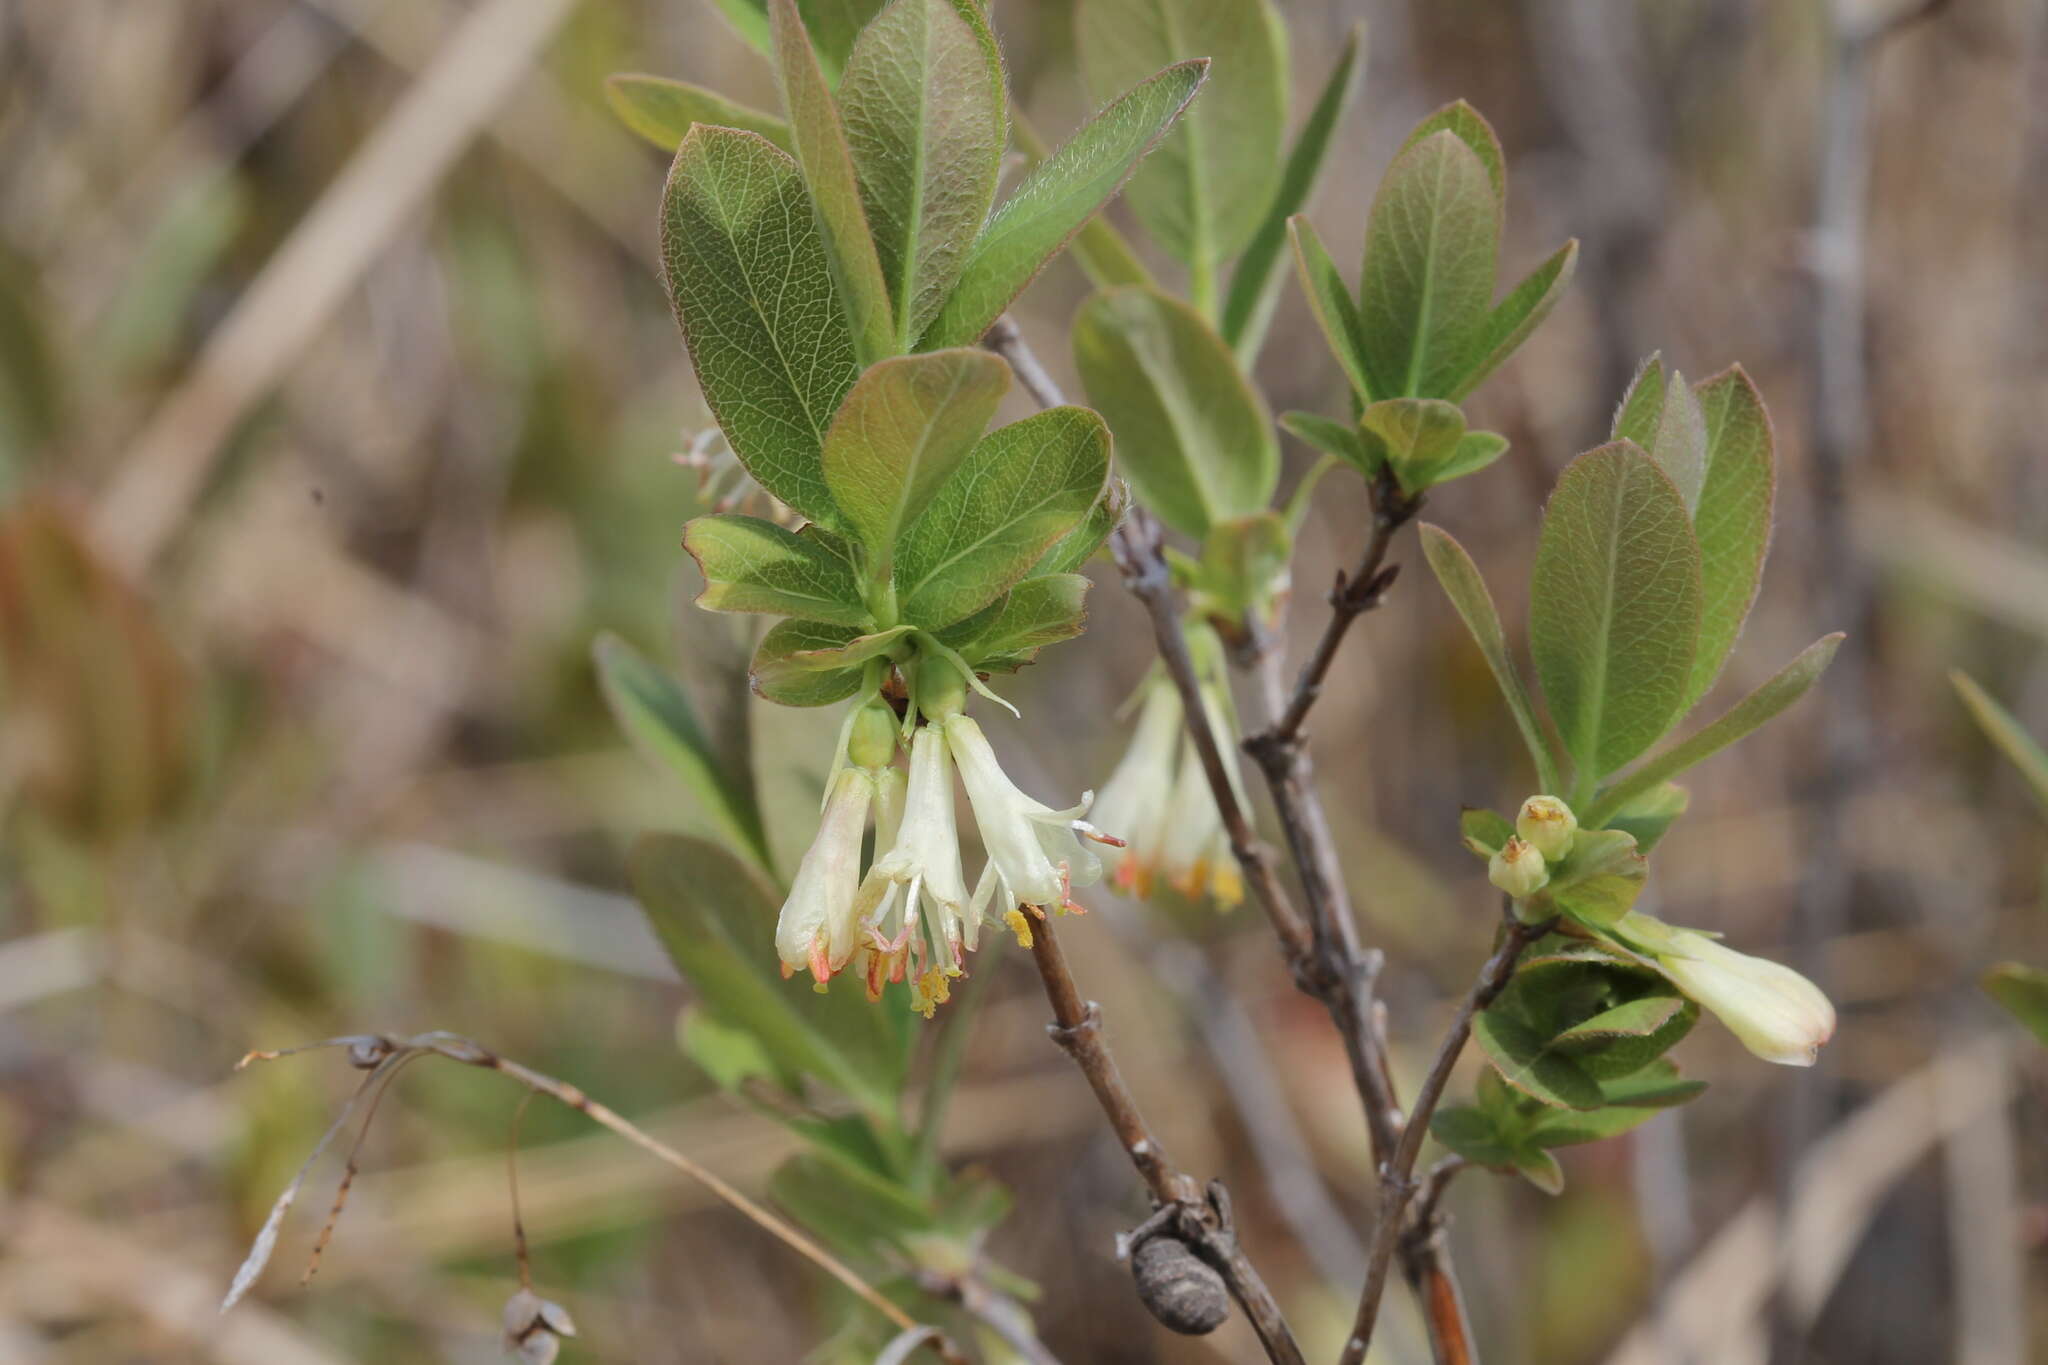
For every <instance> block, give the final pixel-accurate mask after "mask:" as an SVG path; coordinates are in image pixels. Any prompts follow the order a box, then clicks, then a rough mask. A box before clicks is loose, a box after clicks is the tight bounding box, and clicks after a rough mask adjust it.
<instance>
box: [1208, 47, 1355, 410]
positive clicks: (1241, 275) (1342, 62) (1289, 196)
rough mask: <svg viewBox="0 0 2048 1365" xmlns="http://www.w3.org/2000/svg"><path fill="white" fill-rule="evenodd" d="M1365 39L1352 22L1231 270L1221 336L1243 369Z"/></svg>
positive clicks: (1261, 330) (1260, 334)
mask: <svg viewBox="0 0 2048 1365" xmlns="http://www.w3.org/2000/svg"><path fill="white" fill-rule="evenodd" d="M1364 43H1365V25H1364V24H1362V23H1359V24H1353V25H1352V26H1351V32H1350V34H1349V36H1347V37H1346V38H1345V40H1344V47H1343V49H1342V50H1341V51H1340V52H1338V54H1337V64H1336V66H1335V67H1333V68H1332V69H1331V71H1330V78H1329V79H1328V80H1327V81H1325V82H1324V83H1323V89H1322V93H1321V94H1320V95H1318V96H1316V103H1315V107H1314V108H1313V109H1311V110H1310V111H1309V116H1308V121H1307V122H1306V123H1304V124H1302V126H1301V131H1300V132H1299V133H1297V134H1295V138H1294V148H1293V150H1292V151H1290V152H1289V153H1288V154H1287V167H1286V169H1285V170H1283V171H1282V172H1281V174H1280V187H1279V189H1278V190H1277V191H1275V192H1274V195H1273V202H1272V203H1271V204H1270V205H1269V206H1268V207H1267V209H1266V217H1265V220H1264V221H1263V222H1261V223H1260V224H1259V230H1258V233H1257V235H1256V236H1254V237H1253V238H1252V240H1251V245H1250V246H1247V247H1246V248H1245V249H1244V255H1242V256H1241V257H1239V258H1238V262H1237V268H1236V269H1235V270H1233V271H1232V272H1231V275H1230V292H1229V294H1228V295H1226V296H1225V298H1224V302H1223V339H1224V340H1225V341H1227V342H1229V343H1230V346H1231V349H1232V350H1234V351H1235V352H1236V353H1237V360H1238V363H1239V364H1240V365H1242V366H1244V368H1245V369H1247V370H1249V369H1251V367H1252V362H1253V361H1255V360H1257V359H1258V355H1259V348H1260V346H1261V345H1262V344H1263V343H1264V341H1265V338H1266V326H1267V324H1268V323H1269V322H1270V321H1271V320H1272V316H1273V305H1274V303H1275V301H1276V300H1277V299H1278V298H1279V293H1280V291H1279V283H1280V277H1279V269H1278V267H1279V265H1280V256H1281V253H1282V252H1284V251H1285V250H1286V249H1287V220H1288V219H1290V218H1292V217H1293V216H1294V215H1295V214H1297V213H1300V212H1301V211H1302V210H1303V209H1304V208H1306V207H1308V200H1309V195H1310V194H1311V193H1312V192H1313V191H1314V189H1315V185H1316V180H1317V178H1318V177H1319V176H1320V175H1321V174H1322V170H1323V161H1324V158H1325V157H1327V156H1328V155H1329V151H1330V145H1331V142H1332V139H1333V138H1334V136H1335V134H1336V131H1337V125H1338V123H1339V122H1341V121H1342V120H1343V118H1344V114H1345V112H1346V111H1347V110H1348V109H1350V107H1351V104H1352V100H1353V97H1354V96H1355V95H1357V93H1358V84H1359V83H1358V80H1357V74H1358V69H1359V68H1358V55H1359V52H1360V50H1361V49H1362V48H1363V46H1364Z"/></svg>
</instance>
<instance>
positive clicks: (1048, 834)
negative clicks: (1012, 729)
mask: <svg viewBox="0 0 2048 1365" xmlns="http://www.w3.org/2000/svg"><path fill="white" fill-rule="evenodd" d="M939 724H940V725H941V727H942V728H943V729H944V731H945V736H946V745H947V747H948V748H949V749H951V750H952V754H953V761H954V763H956V764H958V765H959V768H960V780H961V783H962V785H964V786H965V787H966V788H967V800H968V803H969V804H970V805H972V806H973V808H974V823H975V824H976V826H977V827H979V829H980V830H981V842H982V846H983V847H984V848H985V849H987V851H988V865H987V866H986V867H985V868H984V869H983V870H982V874H981V881H980V882H979V884H977V885H976V887H975V889H974V900H973V904H972V906H971V907H970V911H971V913H972V914H974V915H980V914H981V913H983V912H984V911H985V910H986V909H987V908H989V907H990V905H991V904H992V903H993V904H994V908H995V910H996V913H997V914H998V915H1000V916H1002V917H1004V918H1007V917H1008V915H1009V912H1010V911H1012V910H1014V909H1016V908H1018V907H1020V906H1027V905H1028V906H1033V907H1035V908H1037V909H1038V910H1040V911H1041V912H1042V911H1045V910H1057V909H1061V908H1063V907H1069V906H1071V905H1072V890H1073V888H1074V887H1076V886H1088V885H1090V884H1092V883H1094V882H1096V881H1098V880H1099V879H1100V878H1101V876H1102V861H1101V859H1099V858H1097V857H1096V856H1095V853H1094V851H1093V850H1092V849H1090V848H1089V847H1088V845H1087V844H1086V843H1084V842H1083V840H1084V838H1086V839H1089V840H1093V841H1095V842H1111V841H1110V840H1109V838H1108V836H1105V835H1103V834H1102V833H1101V832H1100V831H1099V830H1097V829H1096V828H1095V827H1094V826H1093V825H1091V824H1089V823H1088V822H1087V821H1086V820H1083V819H1082V818H1081V817H1082V816H1083V815H1085V814H1086V813H1087V811H1088V798H1087V797H1085V796H1084V797H1083V798H1082V799H1081V804H1079V805H1077V806H1073V807H1071V808H1069V809H1067V810H1054V809H1053V808H1052V807H1050V806H1048V805H1046V804H1045V803H1044V802H1042V801H1037V800H1034V799H1033V798H1031V797H1029V796H1026V795H1025V794H1024V793H1023V792H1022V791H1020V790H1018V788H1017V786H1016V784H1015V783H1013V782H1011V781H1010V778H1009V775H1008V774H1007V773H1005V772H1004V771H1003V769H1002V765H1001V764H1000V763H998V762H997V761H996V755H995V750H993V749H991V748H990V747H989V743H988V739H987V737H986V736H984V735H983V734H982V733H981V727H980V726H979V725H977V724H975V723H974V721H973V720H972V719H971V718H970V717H968V716H967V715H965V714H963V713H960V712H954V713H953V714H951V715H948V716H946V717H945V719H944V720H943V721H941V722H939Z"/></svg>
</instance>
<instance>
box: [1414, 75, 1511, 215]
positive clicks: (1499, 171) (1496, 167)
mask: <svg viewBox="0 0 2048 1365" xmlns="http://www.w3.org/2000/svg"><path fill="white" fill-rule="evenodd" d="M1439 132H1448V133H1450V134H1451V135H1452V136H1453V137H1455V138H1457V139H1458V141H1460V142H1462V143H1464V144H1465V145H1466V146H1467V147H1470V148H1471V149H1472V154H1473V155H1474V156H1477V157H1478V158H1479V162H1480V164H1481V165H1483V166H1484V167H1486V181H1487V184H1488V185H1490V186H1491V187H1492V189H1493V197H1494V198H1495V199H1496V200H1498V201H1500V202H1501V203H1502V204H1506V203H1507V198H1508V163H1507V158H1506V157H1504V156H1502V155H1501V150H1500V138H1499V137H1497V136H1496V135H1495V134H1494V131H1493V125H1492V124H1490V123H1488V122H1487V121H1486V119H1485V117H1484V116H1483V115H1482V114H1481V113H1480V112H1479V111H1478V110H1477V109H1474V108H1473V107H1472V106H1471V105H1469V104H1467V103H1466V102H1465V101H1463V100H1453V101H1452V102H1451V103H1449V104H1446V105H1445V106H1444V107H1443V108H1441V109H1439V110H1437V111H1436V112H1435V113H1433V114H1431V115H1430V116H1429V117H1428V118H1426V119H1424V120H1423V121H1422V122H1420V123H1418V124H1416V125H1415V127H1414V129H1413V130H1412V131H1410V132H1409V134H1408V140H1407V141H1406V142H1403V143H1402V144H1401V150H1402V151H1404V152H1405V151H1407V150H1408V149H1409V148H1410V147H1413V146H1415V145H1416V144H1418V143H1420V142H1422V141H1423V140H1424V139H1425V138H1427V137H1428V136H1429V135H1430V134H1431V133H1439Z"/></svg>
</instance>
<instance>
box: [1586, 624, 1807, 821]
mask: <svg viewBox="0 0 2048 1365" xmlns="http://www.w3.org/2000/svg"><path fill="white" fill-rule="evenodd" d="M1841 643H1842V636H1841V633H1840V632H1839V631H1837V632H1836V633H1835V634H1833V635H1823V636H1822V637H1821V638H1820V639H1818V640H1815V641H1814V642H1813V643H1812V644H1810V645H1808V646H1807V647H1806V648H1805V649H1803V650H1801V651H1800V652H1799V656H1798V657H1797V658H1795V659H1794V660H1792V662H1791V663H1789V664H1786V665H1785V666H1784V667H1783V668H1781V669H1779V670H1778V672H1777V674H1776V675H1775V676H1773V677H1772V678H1771V679H1770V680H1769V681H1768V682H1766V683H1764V684H1763V685H1762V686H1761V687H1759V688H1757V689H1756V691H1754V692H1752V693H1750V694H1749V695H1748V696H1746V697H1744V698H1743V699H1742V700H1741V701H1739V702H1737V703H1735V705H1734V706H1732V707H1730V708H1729V710H1728V711H1727V713H1726V714H1724V715H1723V716H1722V717H1721V718H1720V719H1719V720H1716V721H1715V722H1714V723H1713V724H1711V725H1709V726H1707V727H1705V728H1704V729H1702V730H1700V731H1698V732H1697V733H1695V734H1694V735H1692V736H1691V737H1690V738H1688V739H1686V740H1685V741H1683V742H1682V743H1679V744H1675V745H1673V746H1672V747H1671V748H1669V749H1667V750H1665V751H1664V752H1663V753H1661V754H1658V755H1657V756H1656V757H1655V758H1653V759H1651V760H1650V761H1649V762H1647V763H1645V764H1643V766H1642V767H1640V768H1638V769H1636V770H1635V771H1634V772H1632V773H1630V774H1629V775H1628V776H1627V777H1626V778H1625V779H1623V780H1622V781H1620V782H1617V783H1615V784H1614V786H1613V787H1611V788H1609V789H1608V790H1607V791H1604V792H1602V793H1601V794H1600V797H1599V799H1598V800H1597V801H1595V802H1594V803H1593V804H1592V806H1591V808H1590V809H1588V810H1587V811H1586V814H1585V823H1586V824H1588V825H1590V826H1595V827H1597V826H1600V825H1605V824H1607V823H1608V822H1610V821H1611V820H1613V818H1614V816H1615V815H1616V814H1617V813H1618V812H1620V811H1621V810H1623V809H1624V808H1626V807H1628V806H1629V805H1631V804H1632V803H1633V802H1634V801H1635V800H1636V799H1637V798H1638V797H1641V796H1643V795H1644V794H1645V793H1647V792H1649V791H1651V790H1652V789H1653V788H1655V787H1657V786H1658V785H1660V784H1661V783H1664V782H1667V781H1669V780H1670V779H1672V778H1674V777H1676V776H1678V774H1680V773H1682V772H1684V771H1685V770H1686V769H1687V768H1690V767H1692V766H1693V765H1694V764H1695V763H1698V762H1700V761H1702V760H1703V759H1707V758H1711V757H1713V756H1714V755H1715V754H1717V753H1719V752H1721V750H1723V749H1725V748H1727V747H1728V746H1729V745H1731V744H1733V743H1734V742H1735V741H1736V740H1738V739H1741V738H1743V737H1744V736H1745V735H1748V734H1749V733H1750V732H1752V731H1753V730H1755V729H1757V728H1758V727H1759V726H1761V725H1763V724H1764V723H1765V722H1766V721H1768V720H1770V719H1772V718H1773V717H1775V716H1776V715H1777V714H1778V713H1779V712H1780V711H1783V710H1784V709H1785V708H1786V707H1788V706H1790V705H1791V704H1792V703H1793V702H1795V701H1798V700H1799V699H1800V698H1801V697H1803V696H1805V695H1806V693H1807V691H1808V690H1809V689H1811V688H1812V686H1813V685H1814V684H1815V683H1817V682H1819V681H1820V675H1821V674H1822V673H1824V672H1826V671H1827V666H1828V664H1829V663H1830V662H1831V661H1833V659H1834V657H1835V650H1836V648H1837V647H1838V646H1840V644H1841Z"/></svg>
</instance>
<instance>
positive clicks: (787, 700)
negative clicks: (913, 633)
mask: <svg viewBox="0 0 2048 1365" xmlns="http://www.w3.org/2000/svg"><path fill="white" fill-rule="evenodd" d="M909 633H910V627H908V626H893V627H891V628H890V629H888V630H885V631H876V632H873V633H871V634H865V635H864V634H862V633H861V630H860V628H859V627H858V626H834V625H828V624H826V623H825V622H823V621H803V620H796V619H792V620H788V621H780V622H777V623H776V624H775V626H774V627H773V628H772V629H770V630H769V632H768V633H767V634H766V635H763V636H762V637H761V643H760V644H759V645H757V646H755V647H754V660H753V664H752V666H751V667H750V668H749V670H748V681H749V682H750V683H751V684H752V685H753V688H754V691H755V693H756V694H757V695H759V696H761V697H763V698H765V699H767V700H768V701H772V702H779V703H781V704H782V705H784V706H826V705H829V704H831V703H832V702H835V701H842V700H844V699H845V698H847V697H850V696H852V695H853V694H854V693H856V692H858V691H860V687H861V681H862V672H863V670H862V669H861V667H860V665H861V664H863V663H865V662H867V661H868V660H869V659H872V658H874V657H876V656H877V655H880V654H883V653H885V652H887V651H888V650H889V649H891V648H892V647H894V646H895V645H896V643H897V642H898V641H900V640H901V639H902V638H903V637H904V636H905V635H907V634H909Z"/></svg>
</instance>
